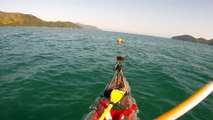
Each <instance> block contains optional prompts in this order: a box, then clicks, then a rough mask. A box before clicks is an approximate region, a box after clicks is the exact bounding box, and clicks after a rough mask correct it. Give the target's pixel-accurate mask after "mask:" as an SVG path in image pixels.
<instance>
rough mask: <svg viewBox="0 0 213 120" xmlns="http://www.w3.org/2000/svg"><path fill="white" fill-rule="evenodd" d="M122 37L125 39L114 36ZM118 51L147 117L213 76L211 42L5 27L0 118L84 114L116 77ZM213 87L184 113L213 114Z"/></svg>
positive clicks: (71, 119)
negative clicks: (197, 103)
mask: <svg viewBox="0 0 213 120" xmlns="http://www.w3.org/2000/svg"><path fill="white" fill-rule="evenodd" d="M118 37H122V38H123V40H124V42H123V44H120V45H119V44H117V43H116V39H117V38H118ZM117 55H125V56H126V57H125V60H124V63H123V67H124V68H123V69H124V74H125V76H126V78H127V81H128V82H129V84H130V86H131V89H132V96H133V97H134V98H135V99H136V102H137V105H138V107H139V110H140V113H139V114H138V116H139V117H140V119H141V120H151V119H153V118H155V117H157V116H158V115H160V114H162V113H164V112H166V111H168V110H169V109H171V108H173V107H174V106H175V105H177V104H178V103H180V102H182V101H183V100H185V99H186V98H187V97H189V96H190V95H191V94H193V93H194V92H195V91H196V90H198V89H199V88H200V87H202V86H203V85H205V84H206V83H207V82H209V81H212V80H213V46H210V45H206V44H198V43H192V42H186V41H178V40H172V39H167V38H160V37H152V36H144V35H135V34H126V33H115V32H105V31H95V30H72V29H60V28H21V27H17V28H16V27H2V28H0V56H1V57H0V120H80V119H81V118H82V117H83V116H84V115H85V114H86V113H88V112H89V106H90V105H91V104H92V103H93V102H94V101H95V99H96V97H98V96H100V93H101V92H102V90H103V89H104V87H105V85H106V84H107V83H108V82H109V81H110V80H111V77H112V75H113V66H114V64H115V62H116V60H115V58H116V56H117ZM212 119H213V95H212V94H211V95H210V96H209V97H207V98H206V99H205V100H204V101H203V102H202V103H201V104H199V105H198V106H196V107H195V108H194V109H193V110H191V111H190V112H188V113H187V114H185V115H184V116H182V117H181V118H180V120H212Z"/></svg>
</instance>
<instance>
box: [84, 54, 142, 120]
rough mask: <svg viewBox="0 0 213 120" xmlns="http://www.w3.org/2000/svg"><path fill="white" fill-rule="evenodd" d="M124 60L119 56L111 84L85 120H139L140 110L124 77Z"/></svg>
mask: <svg viewBox="0 0 213 120" xmlns="http://www.w3.org/2000/svg"><path fill="white" fill-rule="evenodd" d="M123 60H124V58H123V57H122V56H117V63H116V64H115V67H114V71H115V72H114V75H113V77H112V80H111V82H110V83H109V84H108V85H107V86H106V88H105V89H104V92H103V93H102V96H101V97H98V98H97V99H96V101H95V104H93V105H92V106H91V107H90V109H91V111H90V112H89V113H88V114H87V115H85V116H84V117H83V119H84V120H102V119H103V120H139V118H138V117H137V113H138V112H139V110H138V108H137V105H136V102H135V99H134V98H132V97H131V89H130V86H129V84H128V82H127V81H126V78H125V77H124V75H123V71H122V61H123ZM118 94H119V95H118ZM119 97H120V98H119ZM112 99H117V101H116V102H115V101H113V100H112ZM113 102H114V103H113ZM108 111H109V112H108Z"/></svg>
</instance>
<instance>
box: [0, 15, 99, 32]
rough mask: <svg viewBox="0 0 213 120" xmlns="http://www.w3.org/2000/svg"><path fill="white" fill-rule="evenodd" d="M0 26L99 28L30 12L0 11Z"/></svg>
mask: <svg viewBox="0 0 213 120" xmlns="http://www.w3.org/2000/svg"><path fill="white" fill-rule="evenodd" d="M0 26H4V27H5V26H14V27H16V26H23V27H59V28H72V29H94V30H100V29H99V28H97V27H95V26H90V25H84V24H80V23H73V22H62V21H56V22H53V21H44V20H42V19H40V18H38V17H36V16H34V15H31V14H23V13H11V12H2V11H0Z"/></svg>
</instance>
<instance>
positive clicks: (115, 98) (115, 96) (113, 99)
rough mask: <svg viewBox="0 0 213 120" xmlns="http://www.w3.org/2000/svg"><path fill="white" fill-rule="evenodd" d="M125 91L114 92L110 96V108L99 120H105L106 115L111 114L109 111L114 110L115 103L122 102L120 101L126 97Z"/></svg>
mask: <svg viewBox="0 0 213 120" xmlns="http://www.w3.org/2000/svg"><path fill="white" fill-rule="evenodd" d="M124 93H125V92H124V91H120V90H116V89H114V90H112V92H111V94H110V102H111V103H110V104H109V105H108V107H107V108H106V109H105V111H104V113H103V114H102V115H101V117H100V118H99V120H103V119H104V118H105V117H106V115H107V114H108V113H109V111H110V110H111V109H112V107H113V105H114V104H115V103H117V102H118V101H120V99H121V98H122V97H123V95H124Z"/></svg>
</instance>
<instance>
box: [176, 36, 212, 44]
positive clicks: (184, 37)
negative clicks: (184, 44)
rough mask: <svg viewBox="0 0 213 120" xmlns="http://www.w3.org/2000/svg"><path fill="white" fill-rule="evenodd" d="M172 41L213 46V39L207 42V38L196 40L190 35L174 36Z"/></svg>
mask: <svg viewBox="0 0 213 120" xmlns="http://www.w3.org/2000/svg"><path fill="white" fill-rule="evenodd" d="M172 39H175V40H183V41H190V42H196V43H204V44H209V45H213V39H211V40H207V39H205V38H195V37H193V36H190V35H180V36H174V37H172Z"/></svg>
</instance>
